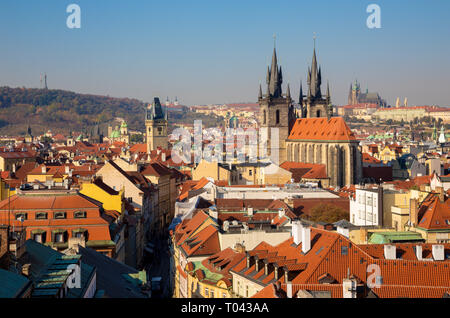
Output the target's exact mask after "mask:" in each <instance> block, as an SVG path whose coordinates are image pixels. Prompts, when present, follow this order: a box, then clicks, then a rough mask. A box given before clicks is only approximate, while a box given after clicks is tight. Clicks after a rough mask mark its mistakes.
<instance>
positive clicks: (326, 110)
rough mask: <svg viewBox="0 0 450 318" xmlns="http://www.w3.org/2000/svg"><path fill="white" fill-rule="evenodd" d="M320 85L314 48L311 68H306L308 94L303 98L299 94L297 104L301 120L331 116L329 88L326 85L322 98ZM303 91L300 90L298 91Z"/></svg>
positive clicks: (320, 77) (320, 74) (320, 73)
mask: <svg viewBox="0 0 450 318" xmlns="http://www.w3.org/2000/svg"><path fill="white" fill-rule="evenodd" d="M321 85H322V71H321V69H320V66H319V67H318V65H317V57H316V48H314V53H313V58H312V63H311V68H308V93H307V95H306V97H303V93H301V94H300V100H299V104H300V107H301V109H302V110H301V113H302V118H316V117H327V118H328V119H330V118H331V117H332V116H333V106H332V105H331V96H330V86H329V85H328V84H327V92H326V95H325V96H322V92H321V90H320V86H321ZM300 90H301V92H302V91H303V90H302V88H301V89H300Z"/></svg>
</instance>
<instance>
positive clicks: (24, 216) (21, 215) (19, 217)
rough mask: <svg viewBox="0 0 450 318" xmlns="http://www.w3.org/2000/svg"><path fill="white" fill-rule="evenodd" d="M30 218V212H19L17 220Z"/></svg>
mask: <svg viewBox="0 0 450 318" xmlns="http://www.w3.org/2000/svg"><path fill="white" fill-rule="evenodd" d="M27 219H28V213H17V214H16V220H17V221H25V220H27Z"/></svg>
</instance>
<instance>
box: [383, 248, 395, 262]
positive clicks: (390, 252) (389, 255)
mask: <svg viewBox="0 0 450 318" xmlns="http://www.w3.org/2000/svg"><path fill="white" fill-rule="evenodd" d="M384 258H385V259H396V258H397V248H396V246H395V245H387V244H386V245H385V246H384Z"/></svg>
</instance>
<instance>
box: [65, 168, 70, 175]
mask: <svg viewBox="0 0 450 318" xmlns="http://www.w3.org/2000/svg"><path fill="white" fill-rule="evenodd" d="M69 171H70V167H69V166H65V167H64V172H65V174H69Z"/></svg>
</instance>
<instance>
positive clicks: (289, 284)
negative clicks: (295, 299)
mask: <svg viewBox="0 0 450 318" xmlns="http://www.w3.org/2000/svg"><path fill="white" fill-rule="evenodd" d="M286 296H287V298H292V282H286Z"/></svg>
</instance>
